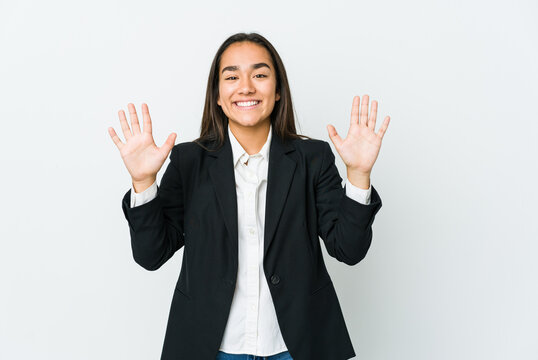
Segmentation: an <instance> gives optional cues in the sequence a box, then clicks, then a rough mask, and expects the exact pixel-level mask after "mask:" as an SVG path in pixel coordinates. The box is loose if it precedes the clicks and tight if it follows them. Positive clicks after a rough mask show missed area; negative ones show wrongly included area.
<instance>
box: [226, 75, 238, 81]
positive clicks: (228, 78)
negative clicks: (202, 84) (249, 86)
mask: <svg viewBox="0 0 538 360" xmlns="http://www.w3.org/2000/svg"><path fill="white" fill-rule="evenodd" d="M235 77H236V76H230V77H227V78H226V79H224V80H230V79H231V78H235Z"/></svg>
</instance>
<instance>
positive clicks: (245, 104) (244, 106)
mask: <svg viewBox="0 0 538 360" xmlns="http://www.w3.org/2000/svg"><path fill="white" fill-rule="evenodd" d="M238 103H239V104H241V105H238ZM233 104H234V107H235V108H236V109H239V110H251V109H254V108H256V107H258V105H260V104H261V100H256V101H237V102H234V103H233Z"/></svg>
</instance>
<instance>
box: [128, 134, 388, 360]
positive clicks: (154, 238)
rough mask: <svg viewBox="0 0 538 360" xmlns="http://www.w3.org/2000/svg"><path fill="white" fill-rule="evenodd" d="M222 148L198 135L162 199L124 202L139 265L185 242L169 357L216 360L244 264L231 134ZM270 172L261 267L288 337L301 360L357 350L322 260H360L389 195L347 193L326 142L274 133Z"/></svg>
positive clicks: (324, 359) (153, 262)
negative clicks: (204, 143) (364, 197)
mask: <svg viewBox="0 0 538 360" xmlns="http://www.w3.org/2000/svg"><path fill="white" fill-rule="evenodd" d="M225 134H226V142H225V144H224V146H223V147H221V148H220V149H219V150H217V151H214V152H210V151H207V150H205V149H203V148H202V147H200V146H199V145H198V144H196V143H194V142H184V143H180V144H177V145H175V146H174V147H173V149H172V151H171V153H170V163H169V164H168V166H167V168H166V170H165V173H164V174H163V176H162V179H161V184H160V187H159V188H158V191H157V197H156V198H155V199H153V200H151V201H149V202H148V203H146V204H143V205H140V206H136V207H134V208H130V196H131V190H129V191H128V192H127V193H126V194H125V196H124V197H123V200H122V208H123V212H124V214H125V218H126V219H127V222H128V224H129V230H130V235H131V246H132V251H133V257H134V260H135V261H136V263H138V264H139V265H141V266H142V267H144V268H145V269H147V270H157V269H158V268H159V267H161V266H162V265H163V264H164V263H165V262H166V261H168V259H170V257H171V256H172V255H174V253H175V252H176V251H177V250H179V249H180V248H181V247H183V246H184V252H183V261H182V264H181V271H180V274H179V278H178V280H177V284H176V287H175V292H174V295H173V298H172V303H171V308H170V314H169V317H168V324H167V328H166V335H165V339H164V344H163V349H162V355H161V360H215V358H216V355H217V352H218V350H219V346H220V343H221V340H222V336H223V333H224V328H225V326H226V321H227V318H228V314H229V311H230V306H231V303H232V298H233V295H234V289H235V282H236V276H237V268H238V256H237V253H238V244H237V242H238V240H237V239H238V235H237V232H238V230H237V196H236V185H235V177H234V169H233V160H232V148H231V144H230V139H229V138H228V132H227V131H225ZM269 151H270V154H269V167H268V175H267V176H268V178H267V195H266V196H267V197H266V215H265V233H264V259H263V268H264V270H265V275H266V280H267V283H268V285H269V289H270V291H271V296H272V298H273V302H274V305H275V310H276V314H277V319H278V323H279V326H280V330H281V332H282V337H283V339H284V341H285V343H286V346H287V347H288V350H289V352H290V354H291V356H292V358H293V359H294V360H344V359H349V358H352V357H354V356H355V351H354V349H353V346H352V344H351V339H350V337H349V333H348V330H347V328H346V324H345V322H344V318H343V315H342V310H341V308H340V304H339V301H338V298H337V295H336V292H335V289H334V286H333V283H332V281H331V277H330V276H329V274H328V272H327V269H326V267H325V263H324V260H323V256H322V252H321V247H320V241H319V238H318V236H319V237H321V239H322V240H323V241H324V243H325V247H326V249H327V252H328V254H329V255H330V256H332V257H334V258H336V259H338V260H339V261H341V262H344V263H346V264H348V265H355V264H357V263H358V262H359V261H361V260H362V259H363V258H364V256H365V255H366V252H367V251H368V248H369V247H370V242H371V240H372V223H373V221H374V217H375V214H376V213H377V212H378V210H379V209H380V208H381V199H380V197H379V195H378V193H377V191H376V190H375V189H374V187H373V186H372V194H371V203H370V204H369V205H363V204H360V203H358V202H356V201H354V200H352V199H350V198H348V197H347V196H346V195H345V186H344V187H342V178H341V177H340V175H339V173H338V170H337V168H336V165H335V157H334V155H333V152H332V150H331V148H330V146H329V144H328V143H327V142H326V141H322V140H308V139H306V140H304V139H297V140H292V141H287V142H284V141H282V139H281V138H280V137H278V136H277V135H276V134H275V132H274V127H273V134H272V139H271V147H270V150H269Z"/></svg>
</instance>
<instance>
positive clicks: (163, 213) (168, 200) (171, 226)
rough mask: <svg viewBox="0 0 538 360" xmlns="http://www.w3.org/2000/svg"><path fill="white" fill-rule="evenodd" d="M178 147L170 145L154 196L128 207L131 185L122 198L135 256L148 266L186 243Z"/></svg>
mask: <svg viewBox="0 0 538 360" xmlns="http://www.w3.org/2000/svg"><path fill="white" fill-rule="evenodd" d="M178 151H179V150H178V146H177V145H176V146H174V147H173V148H172V151H171V153H170V162H169V163H168V166H167V168H166V170H165V172H164V174H163V176H162V179H161V185H160V186H158V187H157V196H156V197H155V198H154V199H152V200H151V201H149V202H147V203H145V204H143V205H140V206H136V207H133V208H131V206H130V202H131V195H132V193H131V191H132V189H129V191H127V193H126V194H125V195H124V197H123V200H122V209H123V213H124V215H125V218H126V219H127V222H128V224H129V232H130V235H131V248H132V251H133V257H134V260H135V262H136V263H137V264H139V265H140V266H142V267H143V268H145V269H147V270H157V269H158V268H160V267H161V266H162V265H163V264H164V263H165V262H167V261H168V259H170V258H171V257H172V255H174V253H175V252H176V251H177V250H179V249H181V247H182V246H183V245H184V244H185V234H184V232H183V214H184V203H183V187H182V182H181V177H180V173H179V153H178Z"/></svg>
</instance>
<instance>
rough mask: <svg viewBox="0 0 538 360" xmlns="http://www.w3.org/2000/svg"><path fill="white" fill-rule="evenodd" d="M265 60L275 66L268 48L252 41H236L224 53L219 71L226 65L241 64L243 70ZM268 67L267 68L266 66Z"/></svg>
mask: <svg viewBox="0 0 538 360" xmlns="http://www.w3.org/2000/svg"><path fill="white" fill-rule="evenodd" d="M260 62H265V63H267V64H269V66H271V68H272V67H273V62H272V61H271V55H270V54H269V51H267V49H266V48H264V47H263V46H261V45H258V44H255V43H252V42H248V41H245V42H236V43H233V44H232V45H230V46H228V47H227V48H226V50H224V52H223V53H222V57H221V60H220V68H219V72H221V70H222V68H223V67H225V66H239V67H240V68H241V70H244V69H247V68H249V67H250V65H252V64H256V63H260ZM266 69H267V68H266Z"/></svg>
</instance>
